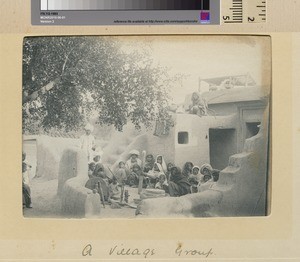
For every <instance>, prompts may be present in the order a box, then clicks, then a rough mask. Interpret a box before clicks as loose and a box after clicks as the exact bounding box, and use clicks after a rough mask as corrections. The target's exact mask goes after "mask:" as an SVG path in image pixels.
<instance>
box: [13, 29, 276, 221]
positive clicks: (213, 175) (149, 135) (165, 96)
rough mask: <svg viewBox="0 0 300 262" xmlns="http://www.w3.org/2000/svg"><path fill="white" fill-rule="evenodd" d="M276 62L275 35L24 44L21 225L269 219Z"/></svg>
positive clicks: (108, 38)
mask: <svg viewBox="0 0 300 262" xmlns="http://www.w3.org/2000/svg"><path fill="white" fill-rule="evenodd" d="M271 58H272V56H271V37H269V36H254V35H252V36H250V35H249V36H248V35H243V36H239V35H201V36H200V35H194V36H193V35H180V36H175V35H149V36H146V35H139V36H53V37H50V36H45V37H41V36H39V37H25V38H24V41H23V59H22V64H23V69H22V70H23V77H22V93H23V96H22V121H23V123H22V134H23V152H22V176H21V174H20V180H21V179H22V193H23V194H22V195H23V198H22V206H23V216H24V217H25V218H61V219H64V218H74V219H82V218H87V219H88V218H93V219H95V218H96V219H97V218H99V219H102V218H104V219H105V218H181V217H182V218H204V217H205V218H207V219H209V218H210V217H250V216H267V215H269V214H270V211H271V209H270V202H271V198H270V196H271V194H270V192H271V187H270V179H271V172H270V169H269V164H270V156H271V151H270V142H271V141H270V131H271V130H269V124H270V102H271V100H270V93H271ZM19 187H20V190H21V183H20V186H19ZM20 208H21V199H20Z"/></svg>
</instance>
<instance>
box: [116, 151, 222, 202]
mask: <svg viewBox="0 0 300 262" xmlns="http://www.w3.org/2000/svg"><path fill="white" fill-rule="evenodd" d="M139 156H140V154H139V152H138V151H137V150H132V151H131V152H130V158H129V159H128V160H127V161H126V162H125V163H124V162H122V161H121V162H119V166H118V169H117V171H116V173H115V176H116V179H117V181H118V183H120V184H126V185H128V186H130V187H137V186H138V183H139V177H140V176H142V177H143V188H153V189H161V190H164V191H165V192H166V193H167V194H169V195H170V196H171V197H177V196H183V195H186V194H190V193H196V192H202V191H204V190H206V189H208V188H210V187H211V186H212V184H213V183H215V182H216V181H218V179H219V170H214V169H213V168H212V167H211V165H210V164H204V165H202V166H201V167H198V166H194V165H193V163H191V162H186V163H185V164H184V166H183V167H182V169H181V168H180V167H178V166H176V165H174V164H173V163H168V164H166V162H165V160H164V157H163V156H162V155H157V156H156V157H154V156H153V155H152V154H148V155H147V156H146V158H145V161H144V164H143V165H142V160H141V159H140V158H139Z"/></svg>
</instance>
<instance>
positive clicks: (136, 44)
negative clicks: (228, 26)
mask: <svg viewBox="0 0 300 262" xmlns="http://www.w3.org/2000/svg"><path fill="white" fill-rule="evenodd" d="M123 39H124V40H125V42H126V44H125V46H126V48H128V50H132V49H139V48H145V46H146V49H147V50H149V51H150V54H151V55H152V57H153V59H154V62H155V63H156V64H160V65H161V66H166V67H168V68H170V73H171V74H177V73H180V74H184V75H186V76H187V77H186V79H185V80H184V81H183V82H182V83H178V84H177V85H176V86H174V87H173V88H172V91H171V97H172V98H173V100H174V102H175V103H181V102H183V100H184V97H185V95H186V94H188V93H191V92H193V91H197V89H198V83H199V77H200V78H202V79H203V78H212V77H219V76H228V75H239V74H247V73H249V74H250V75H251V76H252V77H253V79H254V80H255V82H256V83H257V85H269V84H270V82H269V80H270V61H271V60H270V59H271V58H270V41H269V39H268V38H267V37H249V36H242V37H241V36H235V37H232V36H167V37H164V36H161V37H157V36H148V37H130V38H129V37H125V38H123ZM267 76H269V77H267Z"/></svg>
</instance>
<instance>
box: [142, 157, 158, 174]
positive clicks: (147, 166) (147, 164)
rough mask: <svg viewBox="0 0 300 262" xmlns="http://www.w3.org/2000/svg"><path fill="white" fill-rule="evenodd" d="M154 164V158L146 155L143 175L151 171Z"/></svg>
mask: <svg viewBox="0 0 300 262" xmlns="http://www.w3.org/2000/svg"><path fill="white" fill-rule="evenodd" d="M154 163H155V159H154V156H153V155H152V154H149V155H147V156H146V159H145V164H144V169H143V171H144V172H145V173H148V172H149V171H150V170H152V169H153V166H154Z"/></svg>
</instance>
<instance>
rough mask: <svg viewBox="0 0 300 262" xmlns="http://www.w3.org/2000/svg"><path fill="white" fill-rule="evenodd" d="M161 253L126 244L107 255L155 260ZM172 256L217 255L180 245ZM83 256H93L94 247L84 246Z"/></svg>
mask: <svg viewBox="0 0 300 262" xmlns="http://www.w3.org/2000/svg"><path fill="white" fill-rule="evenodd" d="M158 253H159V252H158V250H156V249H155V248H138V247H128V246H125V245H124V244H121V245H114V246H112V247H111V248H110V249H109V250H107V253H106V255H108V256H119V257H141V258H144V259H147V258H151V257H152V258H154V257H155V255H157V254H158ZM171 253H172V254H170V256H174V255H175V256H178V257H203V258H208V257H211V256H212V255H215V253H214V251H213V249H212V248H208V249H193V248H191V249H190V248H184V247H183V244H182V243H178V244H177V247H175V248H174V249H173V250H172V251H171ZM82 256H84V257H87V256H93V246H92V245H91V244H88V245H86V246H84V248H83V250H82Z"/></svg>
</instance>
